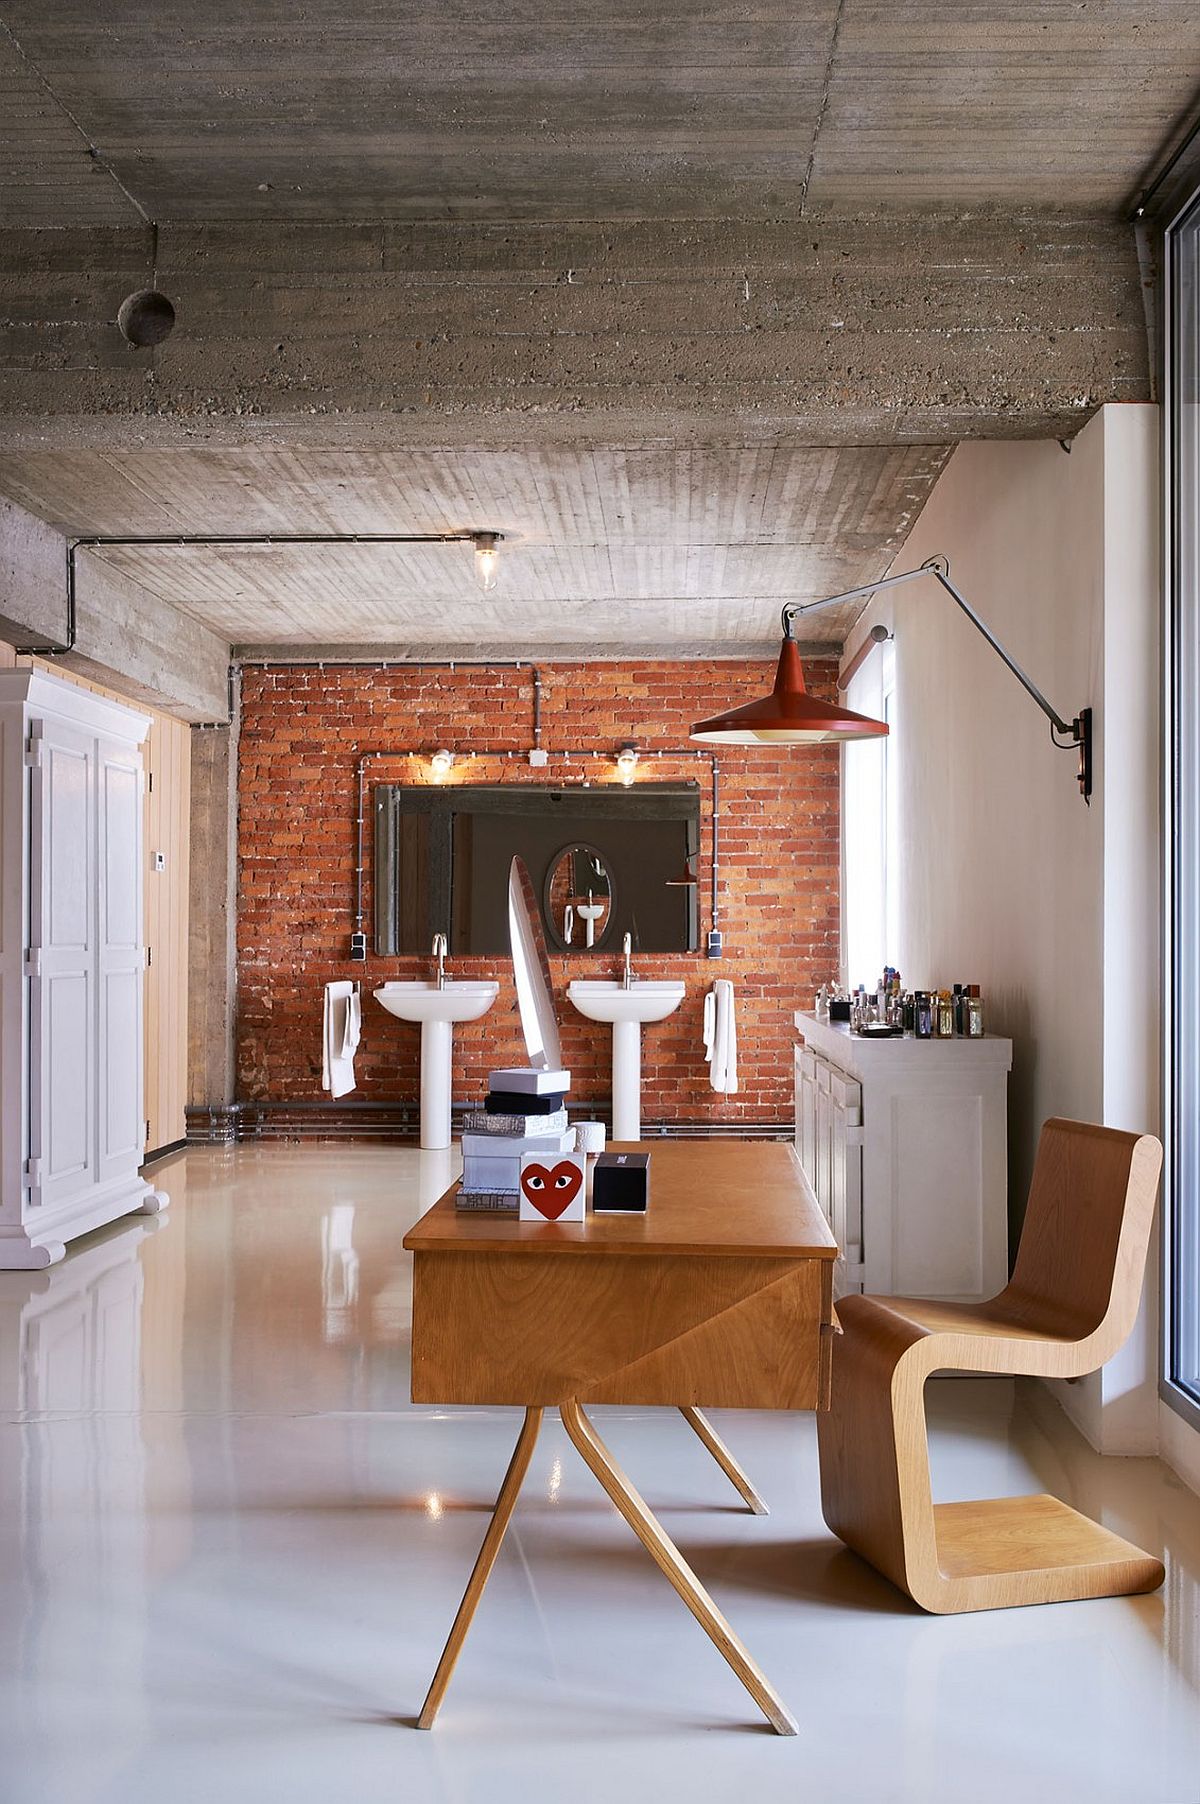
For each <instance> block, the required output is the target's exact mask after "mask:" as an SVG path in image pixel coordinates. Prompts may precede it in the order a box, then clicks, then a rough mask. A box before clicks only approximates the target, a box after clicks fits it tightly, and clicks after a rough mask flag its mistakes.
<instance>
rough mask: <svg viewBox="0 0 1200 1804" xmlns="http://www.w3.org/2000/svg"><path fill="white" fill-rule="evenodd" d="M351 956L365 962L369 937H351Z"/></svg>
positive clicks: (360, 935) (362, 935) (361, 934)
mask: <svg viewBox="0 0 1200 1804" xmlns="http://www.w3.org/2000/svg"><path fill="white" fill-rule="evenodd" d="M350 956H351V958H352V959H358V960H365V958H366V956H367V936H366V934H365V933H352V934H351V935H350Z"/></svg>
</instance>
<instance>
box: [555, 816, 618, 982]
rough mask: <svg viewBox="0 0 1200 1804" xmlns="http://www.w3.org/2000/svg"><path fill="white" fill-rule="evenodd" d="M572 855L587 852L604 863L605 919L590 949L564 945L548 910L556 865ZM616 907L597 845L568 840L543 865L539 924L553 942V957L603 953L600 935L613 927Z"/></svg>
mask: <svg viewBox="0 0 1200 1804" xmlns="http://www.w3.org/2000/svg"><path fill="white" fill-rule="evenodd" d="M576 852H589V853H591V855H592V856H593V857H594V858H598V859H601V860H603V861H604V875H605V879H606V881H607V883H608V918H607V919H606V921H605V923H604V928H603V931H602V932H601V933H600V935H599V936H598V938H597V939H596V942H595V944H594V945H593V946H591V947H588V946H587V945H586V944H585V943H583V942H581V943H580V944H579V945H578V946H574V945H568V943H567V941H566V939H565V937H564V936H563V934H561V933H560V932H559V929H558V922H557V921H556V920H555V919H554V915H553V913H552V912H551V909H550V890H551V887H552V885H553V882H554V873H555V872H556V871H557V869H558V866H559V861H560V860H561V859H563V858H567V857H572V856H574V854H575V853H576ZM616 908H617V886H616V884H615V883H614V882H613V877H612V872H611V870H609V868H608V861H607V860H606V859H605V856H604V853H603V852H602V851H601V850H600V848H599V846H594V845H592V843H591V841H590V840H586V839H569V840H568V841H567V843H566V845H565V846H563V848H562V850H561V851H558V852H556V853H555V854H554V857H553V859H552V860H551V862H550V863H549V864H548V865H547V866H546V878H545V881H544V883H543V884H542V919H543V921H545V923H546V926H547V927H548V928H549V930H550V938H551V939H552V940H553V941H554V950H555V952H556V953H557V954H560V955H561V956H562V957H563V958H570V956H571V954H572V953H573V952H587V951H591V952H601V951H603V949H604V948H603V944H602V942H603V939H604V935H605V934H606V933H607V932H608V930H609V928H610V927H611V926H612V924H613V920H614V918H615V916H616ZM582 925H583V926H584V927H585V929H586V922H584V923H582Z"/></svg>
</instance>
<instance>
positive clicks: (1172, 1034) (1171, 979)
mask: <svg viewBox="0 0 1200 1804" xmlns="http://www.w3.org/2000/svg"><path fill="white" fill-rule="evenodd" d="M1184 233H1187V234H1188V235H1189V242H1188V243H1187V245H1186V248H1185V247H1184V246H1183V242H1182V235H1183V234H1184ZM1161 245H1162V273H1163V282H1162V326H1163V331H1162V370H1163V388H1162V393H1163V410H1162V414H1163V418H1162V425H1163V433H1162V447H1163V459H1162V469H1163V490H1162V493H1163V573H1164V583H1163V598H1164V613H1165V621H1164V628H1165V630H1164V633H1163V651H1164V655H1163V722H1164V758H1163V776H1164V785H1163V790H1164V793H1163V818H1164V824H1165V828H1166V831H1165V832H1164V835H1163V847H1164V886H1163V889H1164V915H1163V932H1164V960H1163V986H1162V987H1163V1080H1164V1081H1163V1099H1164V1106H1163V1139H1164V1142H1165V1151H1166V1158H1165V1161H1164V1167H1163V1203H1164V1207H1163V1224H1164V1231H1163V1235H1162V1248H1163V1257H1162V1283H1161V1304H1162V1308H1161V1320H1162V1365H1161V1370H1160V1379H1159V1394H1160V1396H1161V1397H1162V1399H1163V1401H1164V1402H1165V1403H1166V1404H1167V1405H1168V1406H1169V1407H1170V1408H1171V1409H1172V1410H1174V1411H1175V1412H1176V1413H1177V1414H1178V1415H1179V1416H1181V1417H1182V1418H1183V1419H1184V1420H1185V1421H1186V1422H1188V1423H1190V1425H1191V1426H1192V1427H1193V1428H1196V1429H1200V1112H1197V1114H1196V1115H1194V1116H1193V1119H1192V1121H1191V1122H1190V1124H1189V1127H1190V1134H1189V1136H1188V1137H1187V1138H1186V1139H1185V1133H1184V1131H1183V1127H1182V1122H1183V1118H1184V1117H1185V1115H1186V1108H1185V1106H1184V1097H1183V1084H1182V1082H1181V1080H1186V1078H1187V1075H1188V1073H1189V1071H1190V1074H1191V1077H1192V1080H1193V1083H1192V1088H1195V1087H1196V1078H1197V1074H1198V1073H1200V1015H1198V1014H1197V1011H1196V1010H1195V1009H1193V1010H1192V1011H1191V1012H1190V1014H1189V1012H1188V1011H1186V1010H1184V1009H1182V1008H1180V1007H1177V1006H1176V998H1177V997H1179V996H1181V995H1183V994H1184V993H1185V990H1184V987H1183V985H1184V983H1185V982H1186V980H1187V978H1188V977H1189V976H1191V977H1193V978H1196V977H1197V976H1200V924H1198V918H1200V724H1197V726H1195V727H1193V728H1192V729H1191V730H1190V741H1191V743H1190V745H1184V743H1183V739H1184V728H1183V724H1182V723H1183V721H1184V719H1185V716H1184V715H1183V713H1182V708H1183V707H1187V708H1188V709H1189V711H1190V715H1189V717H1190V718H1192V719H1195V720H1196V721H1197V722H1198V723H1200V400H1198V401H1197V402H1196V403H1193V407H1194V410H1195V411H1194V413H1193V418H1192V421H1191V425H1190V430H1191V433H1192V437H1193V449H1192V453H1191V457H1190V459H1189V460H1188V461H1187V463H1185V459H1184V456H1183V454H1182V452H1181V444H1182V438H1183V431H1184V422H1183V418H1182V408H1183V404H1184V395H1183V383H1184V381H1185V379H1186V377H1187V375H1188V373H1189V372H1188V371H1187V369H1186V366H1185V360H1184V357H1183V354H1182V348H1181V342H1180V334H1181V332H1182V329H1183V319H1182V317H1181V315H1182V309H1181V307H1180V304H1179V283H1180V281H1181V265H1182V261H1183V258H1184V256H1187V257H1188V259H1189V261H1190V266H1191V268H1190V274H1191V278H1192V284H1193V297H1194V298H1193V302H1192V308H1191V314H1192V319H1193V321H1194V323H1193V326H1192V335H1193V341H1194V346H1195V348H1194V351H1193V357H1192V369H1191V371H1190V376H1191V381H1192V385H1193V387H1195V388H1196V389H1197V390H1198V391H1200V190H1197V192H1195V193H1194V194H1192V195H1191V196H1190V197H1189V198H1188V199H1187V201H1186V203H1185V204H1184V205H1182V206H1180V207H1179V208H1178V209H1177V210H1176V211H1175V212H1174V215H1173V217H1171V218H1170V220H1169V221H1168V222H1167V223H1166V224H1165V226H1164V228H1163V233H1162V239H1161ZM1189 465H1190V470H1189ZM1189 473H1190V476H1191V492H1190V494H1189V495H1187V496H1185V495H1184V493H1183V483H1184V480H1185V479H1186V477H1187V476H1188V475H1189ZM1185 532H1187V533H1189V534H1190V537H1191V539H1192V541H1193V553H1192V563H1193V565H1194V566H1195V567H1194V568H1193V570H1192V585H1191V586H1192V598H1191V607H1192V617H1191V620H1190V622H1189V620H1188V619H1187V616H1186V613H1185V598H1184V593H1183V589H1184V584H1185V582H1186V580H1187V573H1186V571H1185V569H1184V533H1185ZM1187 652H1190V655H1191V665H1192V675H1191V679H1190V682H1189V680H1188V677H1187V674H1186V672H1185V671H1184V669H1183V668H1182V666H1183V663H1184V659H1185V655H1186V653H1187ZM1189 751H1190V754H1191V755H1190V760H1189V763H1190V774H1191V777H1192V786H1193V792H1194V793H1193V796H1192V798H1191V800H1190V802H1189V803H1188V804H1187V806H1188V811H1189V813H1190V814H1191V815H1192V817H1193V819H1192V832H1191V836H1190V838H1189V839H1188V840H1187V842H1186V843H1185V845H1184V846H1183V848H1182V850H1181V845H1180V839H1181V830H1182V829H1183V828H1184V827H1185V825H1186V823H1185V820H1184V817H1183V808H1184V802H1183V799H1182V791H1183V785H1184V782H1185V779H1186V776H1187V774H1188V773H1187V772H1186V771H1185V768H1184V760H1185V756H1186V754H1187V753H1188V752H1189ZM1188 853H1190V856H1191V866H1192V869H1191V871H1190V873H1189V871H1188V870H1187V869H1186V865H1187V857H1186V856H1185V854H1188ZM1189 905H1190V913H1191V915H1192V919H1193V928H1192V935H1191V938H1192V939H1193V940H1194V942H1195V943H1194V944H1191V945H1189V944H1188V943H1187V941H1186V940H1185V937H1184V930H1183V917H1184V915H1185V913H1186V912H1188V911H1189ZM1189 993H1191V994H1192V995H1193V996H1195V995H1196V986H1195V985H1194V984H1193V985H1192V986H1191V989H1190V991H1189ZM1185 1164H1186V1165H1188V1166H1190V1172H1191V1180H1192V1181H1191V1188H1190V1194H1185V1191H1186V1188H1187V1187H1186V1185H1185V1182H1184V1181H1183V1180H1182V1178H1181V1170H1182V1169H1183V1168H1184V1166H1185ZM1187 1211H1190V1214H1189V1213H1186V1212H1187ZM1189 1260H1190V1261H1193V1262H1194V1263H1195V1265H1196V1268H1197V1283H1196V1293H1195V1294H1193V1295H1192V1296H1191V1297H1189V1298H1188V1299H1187V1301H1186V1303H1184V1304H1182V1305H1181V1295H1180V1291H1181V1283H1182V1277H1183V1271H1184V1266H1185V1263H1186V1262H1188V1261H1189ZM1185 1318H1186V1319H1185ZM1185 1334H1186V1335H1187V1336H1188V1338H1189V1339H1190V1341H1191V1343H1192V1345H1191V1347H1190V1348H1189V1349H1186V1350H1185V1348H1184V1347H1183V1345H1182V1341H1183V1337H1184V1335H1185ZM1185 1359H1186V1360H1187V1361H1188V1362H1189V1363H1190V1366H1191V1368H1192V1370H1190V1371H1189V1372H1186V1373H1185V1372H1184V1371H1183V1369H1182V1368H1183V1366H1184V1363H1185Z"/></svg>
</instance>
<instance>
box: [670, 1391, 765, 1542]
mask: <svg viewBox="0 0 1200 1804" xmlns="http://www.w3.org/2000/svg"><path fill="white" fill-rule="evenodd" d="M679 1413H680V1415H681V1416H682V1417H683V1419H684V1421H685V1422H686V1423H687V1424H688V1427H689V1428H692V1429H694V1430H695V1432H696V1434H697V1436H698V1437H699V1439H700V1440H701V1441H702V1442H703V1444H704V1446H705V1447H707V1448H708V1451H709V1452H710V1453H711V1454H712V1456H713V1458H714V1459H715V1460H716V1462H717V1464H718V1466H720V1468H721V1470H722V1472H723V1473H724V1474H725V1476H726V1478H727V1479H728V1480H729V1482H730V1484H731V1485H732V1486H733V1488H734V1490H735V1491H736V1492H737V1493H738V1495H739V1497H741V1498H742V1500H743V1502H744V1503H745V1505H746V1507H747V1509H748V1510H749V1511H750V1514H751V1515H752V1516H769V1515H770V1514H771V1512H770V1510H769V1509H768V1508H767V1505H766V1501H765V1499H763V1498H762V1497H760V1496H759V1494H758V1492H757V1491H756V1490H755V1488H754V1486H753V1485H752V1484H751V1482H750V1480H749V1478H748V1477H747V1476H746V1474H745V1472H743V1470H742V1468H741V1466H739V1464H738V1462H737V1461H736V1460H735V1459H734V1457H733V1455H732V1453H730V1451H729V1449H728V1447H727V1446H726V1445H725V1443H724V1441H723V1440H722V1439H721V1437H720V1435H719V1434H718V1433H717V1431H716V1429H715V1428H714V1427H713V1425H712V1423H711V1422H710V1421H709V1419H708V1417H707V1416H706V1415H704V1414H703V1412H702V1411H700V1410H698V1409H693V1408H692V1406H691V1405H690V1404H687V1403H681V1404H680V1406H679Z"/></svg>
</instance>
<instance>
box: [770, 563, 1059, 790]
mask: <svg viewBox="0 0 1200 1804" xmlns="http://www.w3.org/2000/svg"><path fill="white" fill-rule="evenodd" d="M922 576H931V577H933V579H934V580H935V581H936V582H938V583H940V584H941V586H942V588H943V589H944V590H945V591H946V593H947V595H949V596H950V598H951V600H952V601H953V602H954V603H955V605H956V606H957V607H959V608H961V610H962V612H963V613H964V614H965V615H966V617H967V619H968V620H969V621H970V622H971V625H972V626H973V627H974V628H975V629H976V631H977V632H979V633H981V634H982V635H983V637H984V638H985V639H986V640H987V642H988V644H989V645H990V646H991V648H992V650H993V651H994V652H995V653H996V655H997V657H998V658H1000V660H1001V661H1002V662H1003V663H1004V664H1006V665H1007V666H1008V668H1009V670H1011V671H1012V673H1013V675H1014V676H1015V677H1016V679H1017V681H1018V683H1020V685H1021V687H1022V689H1024V690H1025V692H1026V694H1027V695H1028V696H1029V697H1030V699H1031V700H1032V701H1034V702H1036V704H1037V706H1038V707H1039V708H1040V709H1041V711H1042V713H1043V714H1044V715H1045V716H1046V719H1047V720H1048V721H1049V722H1050V741H1051V744H1052V745H1054V746H1056V747H1057V748H1058V749H1059V750H1060V751H1075V752H1077V753H1078V755H1079V770H1078V774H1077V778H1076V781H1077V782H1078V784H1079V793H1080V795H1081V796H1082V797H1083V799H1084V801H1085V802H1087V803H1088V804H1089V805H1090V803H1091V799H1092V778H1093V768H1092V710H1091V708H1081V709H1080V710H1079V713H1078V714H1076V715H1074V716H1073V718H1072V719H1070V720H1067V719H1065V718H1064V717H1063V716H1062V715H1061V714H1060V713H1059V712H1058V709H1057V708H1054V707H1052V706H1051V704H1050V703H1049V702H1048V701H1047V700H1046V697H1045V696H1044V695H1043V694H1042V692H1041V690H1040V689H1039V688H1038V686H1037V684H1036V683H1035V682H1034V681H1033V679H1032V677H1030V676H1029V675H1028V674H1027V673H1026V672H1025V671H1024V670H1022V668H1021V666H1020V665H1019V664H1018V663H1017V661H1016V659H1015V658H1014V657H1013V656H1012V655H1011V653H1010V652H1008V651H1006V649H1005V648H1004V646H1003V645H1001V643H1000V641H999V639H997V637H996V635H995V633H994V632H993V631H992V629H991V627H990V626H988V624H987V622H986V621H985V620H982V619H981V618H980V616H979V615H978V614H977V613H976V612H975V609H974V608H973V607H972V606H971V604H970V602H969V601H968V600H967V598H966V596H965V595H964V594H963V593H962V592H961V590H959V589H958V588H956V587H955V585H954V584H953V583H952V582H951V580H950V560H949V559H948V558H946V557H943V556H942V555H941V554H940V553H938V554H937V555H936V556H934V557H929V558H926V559H925V562H924V563H923V564H921V565H920V566H919V567H918V568H917V569H916V570H898V571H897V572H896V573H895V574H894V575H892V576H881V577H880V579H879V581H878V582H874V583H867V584H865V585H864V586H863V587H862V588H859V589H846V590H845V591H844V592H843V593H842V594H841V595H827V596H825V597H824V599H823V600H821V601H804V602H799V601H790V602H788V603H787V604H786V606H785V607H784V609H783V633H784V638H785V639H790V638H791V637H792V622H793V621H795V620H798V619H799V618H800V616H801V615H802V614H811V613H813V612H815V610H816V609H817V608H828V607H834V606H836V605H837V604H838V603H839V602H846V601H858V600H860V599H862V600H869V599H870V598H871V597H872V596H873V595H875V594H876V593H877V592H878V591H879V590H880V589H891V588H895V587H896V586H897V585H898V584H899V583H910V582H915V581H916V580H917V578H918V577H922Z"/></svg>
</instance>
